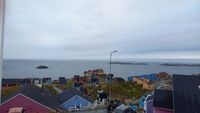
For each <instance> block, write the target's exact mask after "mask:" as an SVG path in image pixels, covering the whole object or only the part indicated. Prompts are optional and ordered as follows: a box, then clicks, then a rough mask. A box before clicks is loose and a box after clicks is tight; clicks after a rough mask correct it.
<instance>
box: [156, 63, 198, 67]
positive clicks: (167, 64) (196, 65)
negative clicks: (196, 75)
mask: <svg viewBox="0 0 200 113" xmlns="http://www.w3.org/2000/svg"><path fill="white" fill-rule="evenodd" d="M160 66H184V67H200V64H178V63H164V64H160Z"/></svg>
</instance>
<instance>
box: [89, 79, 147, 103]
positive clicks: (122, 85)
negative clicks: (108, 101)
mask: <svg viewBox="0 0 200 113" xmlns="http://www.w3.org/2000/svg"><path fill="white" fill-rule="evenodd" d="M97 90H104V91H105V92H106V93H107V94H108V90H109V85H107V84H106V83H101V84H100V85H99V86H92V85H91V86H87V92H88V95H90V96H91V97H92V98H93V99H96V98H97ZM111 92H112V98H113V99H118V100H121V101H123V99H125V98H133V97H135V98H139V97H140V96H141V95H142V94H144V92H145V91H144V90H143V89H142V86H141V85H138V84H136V83H135V82H132V81H125V82H118V81H116V80H113V82H112V85H111Z"/></svg>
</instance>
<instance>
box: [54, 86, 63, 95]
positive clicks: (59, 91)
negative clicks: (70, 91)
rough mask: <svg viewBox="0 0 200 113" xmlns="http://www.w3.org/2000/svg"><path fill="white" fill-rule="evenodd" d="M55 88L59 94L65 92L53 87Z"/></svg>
mask: <svg viewBox="0 0 200 113" xmlns="http://www.w3.org/2000/svg"><path fill="white" fill-rule="evenodd" d="M53 88H54V89H55V90H56V91H57V92H58V93H59V94H60V93H62V92H63V90H61V89H59V88H57V87H55V86H53Z"/></svg>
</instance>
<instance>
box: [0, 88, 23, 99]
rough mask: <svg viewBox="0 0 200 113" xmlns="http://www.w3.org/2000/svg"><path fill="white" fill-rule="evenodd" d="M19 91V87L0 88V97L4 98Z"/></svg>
mask: <svg viewBox="0 0 200 113" xmlns="http://www.w3.org/2000/svg"><path fill="white" fill-rule="evenodd" d="M19 90H20V86H12V87H2V92H1V93H2V94H1V97H2V98H3V97H6V96H8V95H11V94H13V93H15V92H17V91H19Z"/></svg>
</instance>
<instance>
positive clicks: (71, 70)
mask: <svg viewBox="0 0 200 113" xmlns="http://www.w3.org/2000/svg"><path fill="white" fill-rule="evenodd" d="M113 61H114V62H130V63H147V64H148V65H122V64H112V73H113V74H114V76H115V77H122V78H124V79H125V80H127V77H129V76H137V75H142V74H151V73H158V72H167V73H170V74H184V75H191V74H199V73H200V66H198V67H186V66H160V64H162V63H182V64H200V60H199V59H193V60H191V59H178V60H177V59H164V60H163V59H121V60H113ZM39 65H46V66H48V67H49V68H48V69H36V67H37V66H39ZM93 69H103V70H104V71H105V72H106V73H108V72H109V61H108V60H107V61H106V60H25V59H18V60H17V59H5V60H4V62H3V78H43V77H51V78H52V79H58V77H66V78H71V77H73V76H74V75H83V72H84V71H87V70H93Z"/></svg>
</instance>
